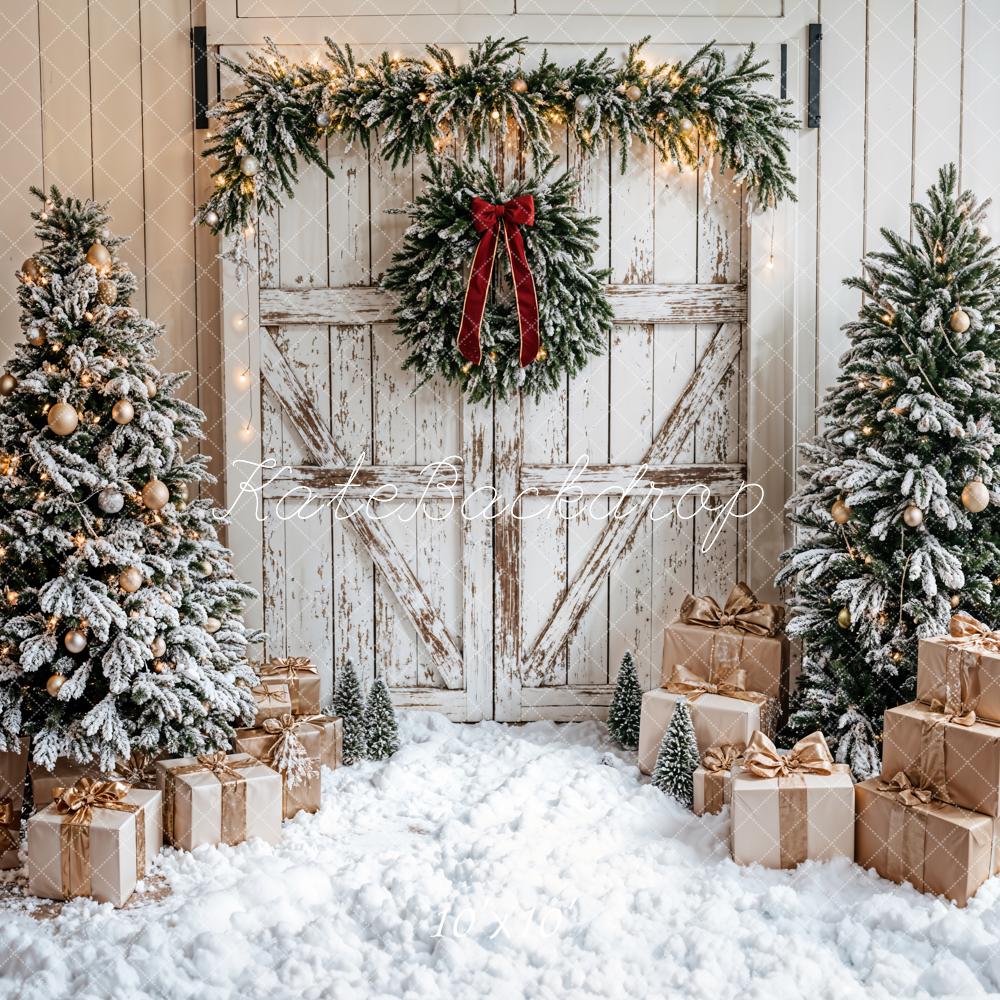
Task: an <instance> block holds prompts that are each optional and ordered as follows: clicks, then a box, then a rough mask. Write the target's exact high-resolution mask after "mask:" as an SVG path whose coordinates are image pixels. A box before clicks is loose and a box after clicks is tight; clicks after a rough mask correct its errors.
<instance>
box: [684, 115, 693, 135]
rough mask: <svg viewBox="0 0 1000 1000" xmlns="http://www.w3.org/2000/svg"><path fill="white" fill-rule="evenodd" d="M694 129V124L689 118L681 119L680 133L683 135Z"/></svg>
mask: <svg viewBox="0 0 1000 1000" xmlns="http://www.w3.org/2000/svg"><path fill="white" fill-rule="evenodd" d="M693 128H694V122H693V121H691V119H690V118H682V119H681V131H682V132H684V133H685V134H686V133H688V132H690V131H691V129H693Z"/></svg>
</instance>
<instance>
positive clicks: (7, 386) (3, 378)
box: [0, 372, 17, 396]
mask: <svg viewBox="0 0 1000 1000" xmlns="http://www.w3.org/2000/svg"><path fill="white" fill-rule="evenodd" d="M16 388H17V379H16V378H14V376H13V375H11V373H10V372H4V373H3V375H0V396H9V395H10V394H11V393H12V392H13V391H14V390H15V389H16Z"/></svg>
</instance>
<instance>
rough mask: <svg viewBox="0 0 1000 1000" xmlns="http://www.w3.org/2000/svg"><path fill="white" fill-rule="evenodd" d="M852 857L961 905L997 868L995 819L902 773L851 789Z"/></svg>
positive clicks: (999, 866)
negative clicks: (942, 796) (941, 796)
mask: <svg viewBox="0 0 1000 1000" xmlns="http://www.w3.org/2000/svg"><path fill="white" fill-rule="evenodd" d="M854 791H855V795H856V797H857V820H856V822H855V848H854V858H855V860H856V861H857V863H858V864H859V865H861V867H862V868H874V869H875V871H876V872H878V874H879V875H881V876H882V877H883V878H887V879H890V880H892V881H893V882H900V883H902V882H909V883H910V884H911V885H913V887H914V888H915V889H917V890H918V891H919V892H931V893H937V894H939V895H942V896H947V897H948V899H951V900H954V902H956V903H957V904H958V905H959V906H965V905H966V903H968V901H969V899H970V898H971V897H972V896H973V895H974V894H975V892H976V890H977V889H978V888H979V886H981V885H982V884H983V882H985V881H986V880H987V879H988V878H989V877H990V876H991V875H995V874H996V873H997V872H998V870H1000V851H998V849H997V847H998V844H997V836H998V829H997V827H998V821H997V820H996V819H994V818H993V817H991V816H984V815H983V814H982V813H977V812H972V811H971V810H968V809H960V808H959V807H958V806H953V805H949V804H948V803H946V802H941V801H939V800H937V799H935V798H934V796H933V792H932V790H931V789H929V788H926V787H920V786H918V785H914V784H913V783H912V782H911V781H910V779H909V778H908V777H907V776H906V775H905V774H903V773H902V772H900V773H897V774H896V775H895V776H894V777H893V778H892V779H891V780H889V781H886V780H883V779H882V778H872V779H871V780H869V781H863V782H861V784H859V785H857V786H856V787H855V790H854Z"/></svg>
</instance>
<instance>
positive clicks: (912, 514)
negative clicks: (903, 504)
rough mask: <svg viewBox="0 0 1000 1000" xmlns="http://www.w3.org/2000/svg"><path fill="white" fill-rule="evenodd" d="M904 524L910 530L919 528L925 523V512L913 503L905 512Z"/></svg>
mask: <svg viewBox="0 0 1000 1000" xmlns="http://www.w3.org/2000/svg"><path fill="white" fill-rule="evenodd" d="M903 523H904V524H905V525H906V526H907V527H910V528H919V527H920V525H922V524H923V523H924V512H923V511H922V510H921V509H920V508H919V507H918V506H917V505H916V504H915V503H911V504H910V505H909V506H908V507H907V508H906V510H904V511H903Z"/></svg>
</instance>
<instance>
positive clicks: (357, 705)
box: [333, 662, 366, 764]
mask: <svg viewBox="0 0 1000 1000" xmlns="http://www.w3.org/2000/svg"><path fill="white" fill-rule="evenodd" d="M333 705H334V709H335V710H336V712H337V715H339V716H342V717H343V720H344V763H345V764H355V763H357V762H358V761H359V760H363V759H364V757H365V752H366V741H365V699H364V696H363V695H362V694H361V684H360V683H359V681H358V675H357V674H356V673H355V672H354V664H353V663H351V662H347V663H345V664H344V666H343V668H342V669H341V672H340V680H339V682H338V684H337V691H336V693H335V695H334V700H333Z"/></svg>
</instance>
